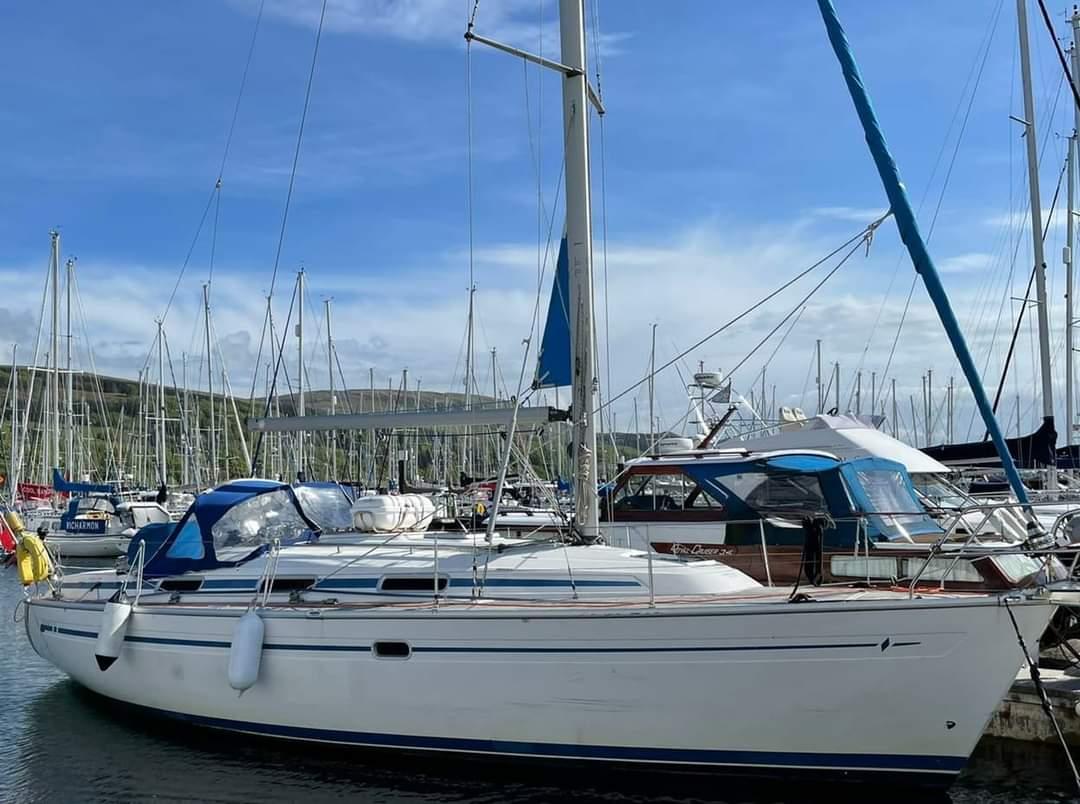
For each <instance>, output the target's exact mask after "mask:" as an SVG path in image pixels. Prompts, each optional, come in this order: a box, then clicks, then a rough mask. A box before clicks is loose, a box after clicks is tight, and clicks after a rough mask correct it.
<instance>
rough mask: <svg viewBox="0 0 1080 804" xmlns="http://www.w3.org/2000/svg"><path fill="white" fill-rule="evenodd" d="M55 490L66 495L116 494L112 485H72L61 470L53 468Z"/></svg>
mask: <svg viewBox="0 0 1080 804" xmlns="http://www.w3.org/2000/svg"><path fill="white" fill-rule="evenodd" d="M53 488H54V489H55V490H56V491H59V492H62V493H66V494H114V493H115V492H116V487H115V486H113V485H112V484H111V483H72V482H69V481H67V480H65V479H64V476H63V475H62V474H60V470H59V469H57V468H55V467H53Z"/></svg>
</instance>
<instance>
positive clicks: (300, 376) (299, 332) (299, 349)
mask: <svg viewBox="0 0 1080 804" xmlns="http://www.w3.org/2000/svg"><path fill="white" fill-rule="evenodd" d="M296 304H297V307H298V308H299V312H298V315H297V319H296V386H297V391H298V397H299V399H298V405H297V409H296V413H297V415H298V416H303V415H304V269H303V268H301V269H300V270H299V271H298V272H297V274H296ZM304 435H305V433H304V431H303V430H301V431H300V432H298V433H297V434H296V439H297V440H296V479H297V480H303V479H304Z"/></svg>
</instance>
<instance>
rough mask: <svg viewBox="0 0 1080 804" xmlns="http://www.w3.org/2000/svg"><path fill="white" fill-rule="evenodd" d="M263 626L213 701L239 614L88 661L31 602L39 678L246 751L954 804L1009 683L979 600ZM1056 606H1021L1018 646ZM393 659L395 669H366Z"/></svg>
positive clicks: (464, 608) (93, 608) (152, 608)
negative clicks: (463, 757)
mask: <svg viewBox="0 0 1080 804" xmlns="http://www.w3.org/2000/svg"><path fill="white" fill-rule="evenodd" d="M772 600H775V601H776V602H769V601H768V600H765V599H760V598H759V599H757V600H752V601H751V600H745V599H744V600H742V601H738V600H736V601H733V602H731V603H729V604H718V603H715V602H713V603H696V604H695V603H686V602H682V603H674V602H669V603H663V602H662V603H660V604H658V605H657V607H656V608H649V607H648V606H647V605H643V604H641V603H622V604H615V605H611V604H609V605H607V606H605V605H602V604H598V605H595V606H590V605H589V604H576V605H575V604H567V605H559V604H550V603H549V604H536V605H532V606H529V605H525V604H516V603H505V604H501V605H500V604H498V603H492V602H491V601H488V602H486V603H483V602H482V603H478V604H469V603H458V604H443V605H442V606H441V607H440V609H439V610H438V611H434V610H433V609H432V608H431V607H430V605H429V604H418V603H413V604H406V605H399V606H379V607H371V608H364V607H344V606H325V607H319V606H310V605H309V606H291V607H290V606H273V607H271V608H268V609H262V610H261V611H260V615H261V616H262V618H263V621H264V622H265V629H266V630H265V642H264V648H263V651H262V659H261V662H262V663H261V667H260V669H259V674H258V680H257V681H256V683H255V684H254V686H252V687H251V688H250V689H248V690H247V691H246V692H245V693H244V694H243V695H242V696H241V695H238V694H237V692H236V690H234V689H232V688H231V687H230V685H229V680H228V664H229V652H230V644H231V640H232V634H233V629H234V627H235V626H236V623H237V620H238V618H239V617H240V616H241V615H242V614H243V613H244V610H245V608H244V606H243V605H240V606H214V605H203V606H196V605H184V604H175V605H169V604H158V605H145V604H143V605H139V606H136V608H135V610H134V614H133V615H132V618H131V620H130V623H129V626H128V630H127V635H126V641H124V642H123V645H122V649H121V651H120V655H119V659H118V660H117V661H116V662H115V663H114V664H112V666H110V667H109V669H108V670H106V671H102V670H100V669H99V668H98V665H97V662H96V661H95V657H94V649H95V638H96V636H97V632H98V630H99V626H100V623H101V620H102V606H103V604H102V603H100V602H86V603H80V602H76V601H64V600H53V599H50V598H44V597H43V598H38V599H34V600H32V601H31V602H30V604H29V606H28V613H27V617H26V628H27V634H28V636H29V638H30V641H31V643H32V644H33V646H34V648H35V650H36V651H37V652H38V654H39V655H41V656H42V657H43V658H45V659H47V660H48V661H50V662H52V663H53V664H55V665H56V666H57V667H59V668H60V669H62V670H64V671H65V672H67V673H68V674H69V675H71V676H72V677H73V678H74V679H75V680H76V681H78V682H80V683H81V684H83V685H85V686H87V687H89V688H90V689H91V690H94V691H95V692H98V693H100V694H102V695H105V696H108V697H110V698H114V699H117V700H119V701H123V702H126V703H130V704H134V705H137V706H141V707H147V708H149V709H152V710H155V711H156V712H158V713H160V714H166V715H170V716H174V717H179V718H182V719H185V720H189V721H192V722H194V723H197V724H202V725H206V726H212V727H217V728H223V729H231V730H236V731H242V732H250V733H254V734H262V735H268V736H276V737H285V738H293V739H305V740H315V741H322V742H332V743H341V744H350V745H358V746H370V747H393V748H399V749H400V748H406V749H416V750H430V751H456V752H466V753H470V754H489V755H502V756H525V757H536V758H546V759H558V760H578V761H580V760H600V761H615V762H630V763H646V764H650V765H658V766H664V767H666V768H669V769H696V770H719V771H736V772H747V773H763V774H780V775H785V776H787V775H791V774H795V773H800V772H813V773H818V774H825V775H829V776H836V775H854V776H859V777H862V776H872V777H879V778H890V779H892V778H900V779H902V780H904V781H908V782H911V783H936V784H941V785H947V784H949V783H950V782H951V780H952V778H953V777H954V776H955V775H956V774H957V773H958V772H959V771H960V770H961V769H962V768H963V766H964V764H965V763H966V761H967V758H968V756H969V755H970V753H971V751H972V750H973V748H974V746H975V743H976V742H977V741H978V739H979V737H980V735H981V734H982V732H983V729H984V727H985V725H986V723H987V721H988V719H989V718H990V716H991V714H992V713H993V712H994V710H995V709H996V707H997V705H998V703H999V702H1000V700H1001V697H1002V696H1003V694H1004V693H1005V691H1006V690H1007V688H1008V686H1009V684H1010V683H1011V681H1012V680H1013V678H1014V676H1015V674H1016V671H1017V669H1018V667H1019V666H1020V664H1021V657H1020V652H1019V649H1018V647H1017V644H1016V639H1015V634H1014V632H1013V628H1012V626H1011V624H1010V621H1009V615H1008V612H1007V611H1006V610H1005V608H1004V607H1003V606H1002V605H1000V603H999V602H998V601H996V600H995V599H994V598H987V597H978V596H974V597H966V598H963V597H957V598H950V597H938V598H932V599H925V600H914V601H910V600H907V599H906V597H902V596H893V597H881V598H880V599H872V598H867V599H866V600H865V601H862V600H858V599H849V600H841V601H837V602H831V601H829V600H821V601H817V602H810V603H803V604H795V603H787V602H784V598H783V597H782V596H776V597H775V598H772ZM1051 611H1052V607H1051V606H1049V605H1045V604H1042V603H1031V604H1024V603H1019V602H1017V603H1015V604H1014V605H1013V612H1014V614H1015V616H1016V618H1017V620H1018V621H1019V623H1020V626H1021V629H1022V631H1023V632H1024V636H1025V638H1026V639H1027V640H1028V642H1029V644H1034V640H1035V639H1037V637H1038V634H1039V633H1041V631H1042V629H1043V628H1044V627H1045V625H1046V622H1047V620H1048V618H1049V616H1050V613H1051ZM386 643H397V644H398V646H399V647H400V646H401V645H402V644H404V645H407V646H408V648H407V657H406V658H390V657H387V658H380V657H379V656H378V653H379V652H380V651H382V650H385V648H384V646H385V644H386Z"/></svg>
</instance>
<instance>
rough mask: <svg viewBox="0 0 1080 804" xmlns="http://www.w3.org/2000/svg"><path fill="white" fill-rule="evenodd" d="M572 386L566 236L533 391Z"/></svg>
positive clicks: (560, 246)
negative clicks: (535, 389)
mask: <svg viewBox="0 0 1080 804" xmlns="http://www.w3.org/2000/svg"><path fill="white" fill-rule="evenodd" d="M570 383H571V373H570V257H569V255H568V254H567V251H566V235H565V234H564V235H563V238H562V241H561V242H560V243H559V258H558V260H556V261H555V281H554V282H553V283H552V285H551V301H550V302H549V303H548V311H547V320H546V321H545V322H544V337H543V339H542V340H541V341H540V359H539V361H538V362H537V366H536V379H534V380H533V387H534V388H557V387H559V386H563V385H570Z"/></svg>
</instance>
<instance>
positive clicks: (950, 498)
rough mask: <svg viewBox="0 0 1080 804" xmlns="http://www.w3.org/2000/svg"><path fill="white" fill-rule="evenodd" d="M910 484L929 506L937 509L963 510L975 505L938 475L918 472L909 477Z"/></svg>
mask: <svg viewBox="0 0 1080 804" xmlns="http://www.w3.org/2000/svg"><path fill="white" fill-rule="evenodd" d="M911 484H912V485H913V486H914V487H915V491H916V492H918V493H919V494H920V495H921V496H922V497H923V498H925V500H926V501H927V502H928V503H929V504H931V505H934V506H937V507H938V508H964V507H966V506H969V505H975V504H976V503H975V500H973V499H971V498H970V497H968V496H967V495H966V494H964V492H962V491H961V490H960V489H958V488H957V487H956V486H954V485H953V484H952V483H950V482H949V481H947V480H945V479H944V478H942V477H940V476H938V475H934V474H929V473H927V472H919V473H916V474H913V475H912V476H911Z"/></svg>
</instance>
